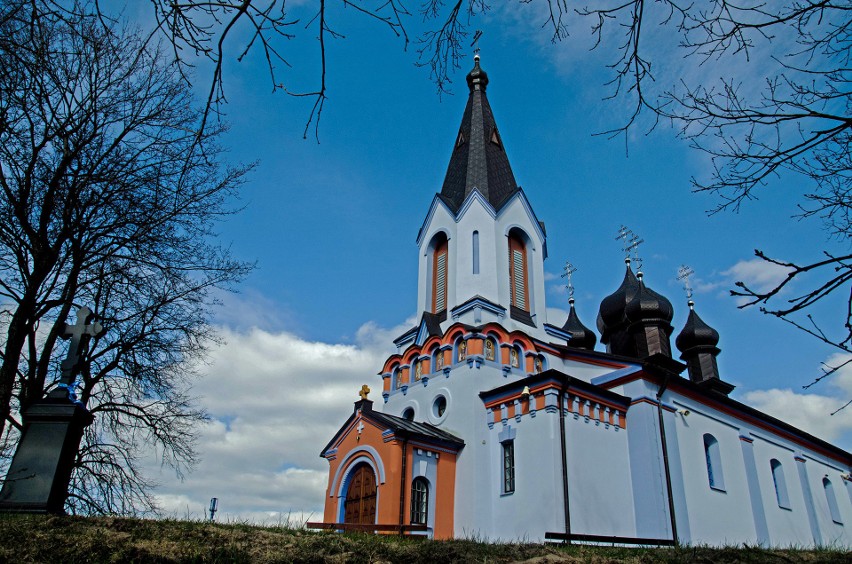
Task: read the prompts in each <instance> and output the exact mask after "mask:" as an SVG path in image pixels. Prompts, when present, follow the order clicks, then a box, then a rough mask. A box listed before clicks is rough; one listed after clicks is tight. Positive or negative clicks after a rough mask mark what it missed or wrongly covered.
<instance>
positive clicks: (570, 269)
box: [562, 261, 579, 303]
mask: <svg viewBox="0 0 852 564" xmlns="http://www.w3.org/2000/svg"><path fill="white" fill-rule="evenodd" d="M562 270H564V271H565V272H564V273H563V274H562V278H567V279H568V284H567V285H566V286H565V287H566V288H568V302H569V303H570V302H573V301H574V284H573V283H572V282H571V277H572V276H573V275H574V273H575V272H577V271H578V270H579V268H577V267H576V266H574V265H573V264H571V261H566V262H565V267H564V268H563V269H562Z"/></svg>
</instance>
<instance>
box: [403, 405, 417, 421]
mask: <svg viewBox="0 0 852 564" xmlns="http://www.w3.org/2000/svg"><path fill="white" fill-rule="evenodd" d="M402 418H403V419H407V420H409V421H414V408H413V407H406V408H405V409H404V410H403V412H402Z"/></svg>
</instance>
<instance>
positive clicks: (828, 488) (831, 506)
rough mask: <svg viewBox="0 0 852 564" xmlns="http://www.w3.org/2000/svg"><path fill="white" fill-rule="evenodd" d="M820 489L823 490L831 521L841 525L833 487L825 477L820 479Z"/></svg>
mask: <svg viewBox="0 0 852 564" xmlns="http://www.w3.org/2000/svg"><path fill="white" fill-rule="evenodd" d="M822 487H823V489H824V490H825V500H826V501H827V502H828V511H829V513H831V520H832V521H834V522H835V523H837V524H838V525H842V524H843V520H841V518H840V508H839V507H838V506H837V498H836V497H834V485H832V483H831V480H829V479H828V478H827V477H826V478H823V479H822Z"/></svg>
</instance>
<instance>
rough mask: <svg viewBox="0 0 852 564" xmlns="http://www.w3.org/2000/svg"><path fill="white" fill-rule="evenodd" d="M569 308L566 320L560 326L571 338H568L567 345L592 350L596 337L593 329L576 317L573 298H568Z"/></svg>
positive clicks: (596, 340)
mask: <svg viewBox="0 0 852 564" xmlns="http://www.w3.org/2000/svg"><path fill="white" fill-rule="evenodd" d="M568 303H569V304H570V306H571V310H570V311H569V312H568V320H567V321H566V322H565V325H563V326H562V330H563V331H567V332H568V333H571V338H570V339H568V346H569V347H576V348H578V349H586V350H593V349H594V348H595V343H597V342H598V338H597V336H596V335H595V333H594V331H592V330H591V329H589V328H588V327H586V326H585V325H583V323H582V322H581V321H580V318H579V317H577V312H576V311H575V310H574V299H573V298H572V299H570V300H568Z"/></svg>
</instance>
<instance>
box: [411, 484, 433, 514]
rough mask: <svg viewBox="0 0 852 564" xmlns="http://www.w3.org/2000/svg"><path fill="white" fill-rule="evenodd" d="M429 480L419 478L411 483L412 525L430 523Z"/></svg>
mask: <svg viewBox="0 0 852 564" xmlns="http://www.w3.org/2000/svg"><path fill="white" fill-rule="evenodd" d="M429 489H430V488H429V480H427V479H426V478H424V477H423V476H417V477H416V478H414V479H413V480H412V481H411V513H410V522H411V524H412V525H426V524H428V523H429Z"/></svg>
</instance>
